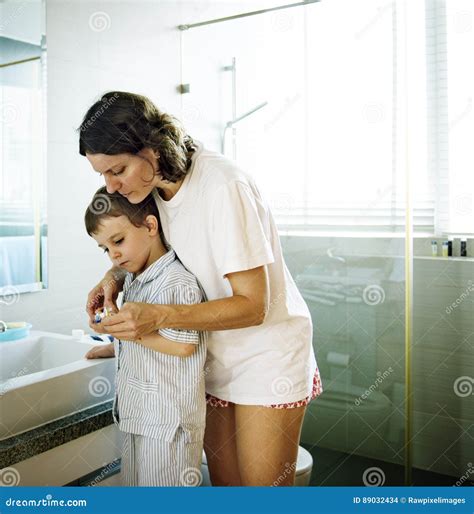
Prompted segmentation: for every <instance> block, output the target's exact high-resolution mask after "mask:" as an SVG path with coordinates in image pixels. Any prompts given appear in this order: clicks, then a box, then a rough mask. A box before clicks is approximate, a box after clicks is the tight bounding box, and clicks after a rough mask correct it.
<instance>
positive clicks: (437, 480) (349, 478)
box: [301, 443, 474, 486]
mask: <svg viewBox="0 0 474 514" xmlns="http://www.w3.org/2000/svg"><path fill="white" fill-rule="evenodd" d="M301 446H303V447H304V448H306V449H307V450H308V451H309V452H310V453H311V455H312V456H313V461H314V465H313V472H312V474H311V482H310V485H311V486H364V485H365V484H364V482H363V478H362V477H363V474H364V472H365V471H366V470H367V469H368V468H370V467H379V468H380V469H382V470H383V472H384V474H385V480H384V482H383V484H380V485H386V486H403V485H405V483H404V468H403V466H399V465H397V464H391V463H388V462H385V461H378V460H374V459H369V458H366V457H360V456H358V455H349V454H347V453H342V452H338V451H334V450H328V449H326V448H319V447H317V446H311V445H307V444H304V443H302V444H301ZM470 478H471V480H465V481H464V482H463V483H462V486H473V485H474V481H473V479H474V476H473V475H471V477H470ZM458 480H459V477H451V476H447V475H440V474H438V473H431V472H429V471H424V470H421V469H413V471H412V485H414V486H453V485H455V483H456V482H457V481H458Z"/></svg>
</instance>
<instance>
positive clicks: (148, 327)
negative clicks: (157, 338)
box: [91, 302, 166, 341]
mask: <svg viewBox="0 0 474 514" xmlns="http://www.w3.org/2000/svg"><path fill="white" fill-rule="evenodd" d="M165 310H166V307H164V306H161V305H156V304H155V305H151V304H148V303H136V302H127V303H125V304H124V306H123V307H122V308H121V309H120V311H119V312H118V313H117V314H113V315H112V316H107V317H106V318H104V319H103V320H102V321H101V323H97V324H91V327H92V328H93V329H94V330H95V331H96V332H102V333H105V334H111V335H113V336H114V337H116V338H117V339H125V340H127V341H138V340H139V339H140V338H141V337H143V336H145V335H147V334H151V333H153V332H156V331H157V330H158V329H159V328H162V327H163V326H164V324H163V322H164V319H165V316H164V313H165ZM99 327H100V328H99Z"/></svg>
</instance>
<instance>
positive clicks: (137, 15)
mask: <svg viewBox="0 0 474 514" xmlns="http://www.w3.org/2000/svg"><path fill="white" fill-rule="evenodd" d="M278 3H279V2H277V1H275V0H259V1H250V0H245V1H240V2H227V1H220V2H206V1H199V2H195V1H194V2H192V1H184V0H177V1H171V0H164V1H163V0H162V1H153V2H149V1H144V0H134V1H110V2H97V1H82V0H69V1H65V0H46V41H47V59H48V62H47V76H48V84H47V124H48V144H47V177H48V185H47V192H48V201H47V215H48V270H49V273H48V274H49V285H48V289H47V290H44V291H40V292H37V293H29V294H22V295H21V296H20V299H19V301H18V302H16V303H14V304H13V305H9V306H2V319H5V320H7V321H13V320H26V321H29V322H31V323H33V325H34V328H35V329H37V330H46V331H54V332H59V333H65V334H67V333H70V331H71V329H72V328H82V329H84V330H89V327H88V324H87V316H86V314H85V304H86V299H87V293H88V291H89V290H90V289H91V288H92V286H93V285H95V283H96V282H97V281H98V280H99V278H100V277H101V276H102V275H103V273H104V272H105V270H106V269H108V267H109V262H108V259H107V257H106V256H104V255H103V254H102V252H100V251H99V250H98V249H97V246H96V244H95V243H94V242H93V241H92V240H91V239H90V238H89V236H88V235H87V234H86V232H85V229H84V224H83V215H84V211H85V209H86V207H87V204H88V202H89V201H90V199H91V196H92V194H93V193H94V191H95V190H96V189H97V188H98V187H100V186H101V185H102V182H101V180H100V178H99V176H98V175H97V174H95V173H94V172H93V171H92V169H91V168H90V166H89V164H88V162H87V161H86V159H85V158H84V157H82V156H80V155H79V153H78V135H77V133H76V128H77V127H78V126H79V125H80V123H81V121H82V117H83V115H84V114H85V112H86V110H87V108H88V107H89V106H90V105H91V104H92V103H93V102H94V101H95V100H96V99H97V98H98V97H99V95H100V94H101V93H104V92H105V91H108V90H128V91H133V92H135V93H140V94H144V95H147V96H149V97H150V98H151V99H152V100H154V101H155V102H156V103H157V105H158V106H160V107H161V108H162V109H164V110H165V111H169V112H171V113H173V114H175V115H176V116H178V117H181V118H183V122H184V123H185V122H186V115H185V114H186V113H185V112H184V113H183V112H182V111H181V96H180V95H179V94H178V93H177V90H176V87H177V86H178V85H179V84H180V82H181V80H180V73H181V72H180V34H181V33H180V31H179V30H178V29H177V26H178V25H179V24H183V23H193V22H197V21H202V20H206V19H209V18H214V17H221V16H227V15H230V14H234V13H236V12H242V11H250V10H254V9H258V8H261V7H268V6H271V5H276V4H278ZM26 8H30V7H29V6H28V4H27V7H26ZM35 8H36V6H35ZM203 57H205V56H203ZM182 115H183V116H182ZM193 135H195V137H197V138H198V139H199V134H194V133H193Z"/></svg>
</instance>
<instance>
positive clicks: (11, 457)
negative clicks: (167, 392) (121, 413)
mask: <svg viewBox="0 0 474 514" xmlns="http://www.w3.org/2000/svg"><path fill="white" fill-rule="evenodd" d="M112 405H113V401H112V400H111V401H108V402H105V403H101V404H100V405H95V406H94V407H90V408H88V409H84V410H83V411H80V412H75V413H74V414H71V415H69V416H66V417H64V418H61V419H58V420H56V421H52V422H51V423H47V424H46V425H42V426H40V427H38V428H34V429H32V430H28V431H27V432H23V433H22V434H18V435H15V436H13V437H9V438H8V439H4V440H3V441H0V469H2V468H6V467H8V466H11V465H13V464H16V463H17V462H21V461H23V460H26V459H29V458H30V457H34V456H35V455H39V454H40V453H43V452H46V451H48V450H51V449H52V448H55V447H56V446H61V445H62V444H65V443H68V442H69V441H73V440H74V439H78V438H79V437H82V436H85V435H87V434H90V433H91V432H95V431H96V430H100V429H101V428H104V427H107V426H109V425H112V424H113V422H114V421H113V418H112Z"/></svg>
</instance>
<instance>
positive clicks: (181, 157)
mask: <svg viewBox="0 0 474 514" xmlns="http://www.w3.org/2000/svg"><path fill="white" fill-rule="evenodd" d="M78 131H79V153H80V154H81V155H86V152H87V153H91V154H97V153H103V154H106V155H117V154H121V153H131V154H137V153H138V152H139V151H140V150H143V148H151V149H152V150H155V151H156V152H157V153H158V155H159V173H160V175H161V177H162V178H163V180H167V181H169V182H177V181H178V180H180V179H182V178H183V177H184V176H185V175H186V173H187V171H188V170H189V168H190V166H191V156H192V154H193V152H194V151H195V145H194V141H193V140H192V138H191V137H190V136H188V135H187V134H186V132H185V131H184V128H183V127H182V125H181V123H180V122H179V121H178V120H177V119H176V118H174V117H173V116H171V115H169V114H166V113H164V112H161V111H160V110H159V109H158V107H156V105H155V104H154V103H153V102H152V101H151V100H149V99H148V98H146V97H145V96H141V95H136V94H133V93H126V92H122V91H111V92H109V93H106V94H105V95H103V96H102V98H101V99H100V100H98V101H97V102H95V104H94V105H92V107H90V109H89V110H88V111H87V113H86V115H85V116H84V119H83V121H82V124H81V126H80V127H79V128H78Z"/></svg>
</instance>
